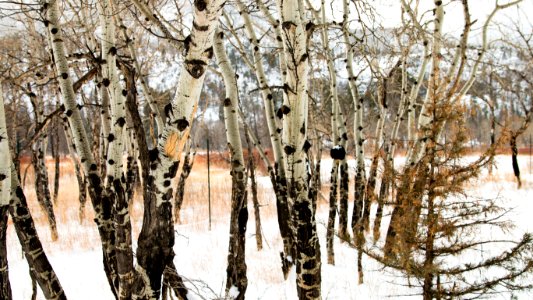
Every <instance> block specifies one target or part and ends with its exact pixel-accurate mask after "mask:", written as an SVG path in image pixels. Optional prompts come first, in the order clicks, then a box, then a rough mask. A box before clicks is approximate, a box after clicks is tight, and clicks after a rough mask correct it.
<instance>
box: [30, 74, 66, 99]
mask: <svg viewBox="0 0 533 300" xmlns="http://www.w3.org/2000/svg"><path fill="white" fill-rule="evenodd" d="M61 78H63V79H67V78H68V73H61ZM34 95H35V94H34Z"/></svg>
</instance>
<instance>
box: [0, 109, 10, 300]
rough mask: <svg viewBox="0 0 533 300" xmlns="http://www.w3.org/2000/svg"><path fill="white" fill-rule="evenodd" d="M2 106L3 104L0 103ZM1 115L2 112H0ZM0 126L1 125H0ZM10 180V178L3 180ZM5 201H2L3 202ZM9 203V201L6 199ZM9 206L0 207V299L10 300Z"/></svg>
mask: <svg viewBox="0 0 533 300" xmlns="http://www.w3.org/2000/svg"><path fill="white" fill-rule="evenodd" d="M0 104H1V105H2V106H3V103H0ZM0 113H2V115H3V111H2V112H0ZM0 126H1V125H0ZM5 180H11V178H9V179H7V178H4V180H2V181H5ZM4 200H6V199H2V201H4ZM7 200H8V201H9V199H7ZM8 212H9V206H7V205H2V206H0V299H5V300H11V299H12V293H11V284H10V283H9V267H8V262H7V240H6V237H7V219H8Z"/></svg>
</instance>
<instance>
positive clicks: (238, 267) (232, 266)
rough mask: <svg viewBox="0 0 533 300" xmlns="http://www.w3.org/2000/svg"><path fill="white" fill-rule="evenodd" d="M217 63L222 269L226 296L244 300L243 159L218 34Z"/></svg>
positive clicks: (233, 87)
mask: <svg viewBox="0 0 533 300" xmlns="http://www.w3.org/2000/svg"><path fill="white" fill-rule="evenodd" d="M214 50H215V56H216V58H217V63H218V65H219V66H220V69H221V71H222V76H223V78H224V83H225V85H226V98H225V99H224V100H223V105H224V123H225V125H226V138H227V140H228V148H229V151H230V159H231V171H230V174H231V217H230V232H229V249H228V266H227V269H226V276H227V278H226V295H228V296H230V297H231V298H234V299H244V295H245V293H246V288H247V286H248V279H247V277H246V261H245V249H246V248H245V242H246V236H245V234H246V226H247V223H248V207H247V204H246V200H247V199H246V183H247V181H248V178H247V176H246V172H245V164H244V155H243V151H242V142H241V136H240V131H239V122H238V112H237V111H238V109H239V93H238V88H237V80H236V78H235V77H236V74H235V73H234V71H233V68H232V66H231V64H230V61H229V58H228V56H227V54H226V51H225V49H224V34H223V33H222V32H218V34H217V35H216V41H215V44H214Z"/></svg>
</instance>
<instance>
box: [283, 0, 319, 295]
mask: <svg viewBox="0 0 533 300" xmlns="http://www.w3.org/2000/svg"><path fill="white" fill-rule="evenodd" d="M277 3H278V8H279V11H280V14H281V26H282V27H283V35H282V40H283V50H284V55H285V62H286V65H287V75H286V77H285V78H284V90H283V92H284V93H283V98H284V100H283V106H282V114H283V145H284V148H283V150H284V154H285V162H286V170H287V182H288V187H289V189H288V190H289V207H292V211H293V218H292V220H293V222H294V227H295V233H296V235H295V243H296V284H297V291H298V297H299V299H321V261H320V245H319V241H318V236H317V230H316V220H315V209H314V206H313V201H312V199H310V197H309V181H308V178H307V177H308V174H307V168H306V159H307V158H306V151H305V150H306V149H304V148H306V147H305V146H306V145H307V144H308V143H309V142H308V141H307V125H308V124H307V123H308V122H307V119H308V98H307V78H308V58H309V55H308V53H307V31H306V24H305V23H304V20H303V16H304V7H303V6H301V5H303V3H302V2H300V1H297V0H280V1H278V2H277Z"/></svg>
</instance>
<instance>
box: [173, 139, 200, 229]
mask: <svg viewBox="0 0 533 300" xmlns="http://www.w3.org/2000/svg"><path fill="white" fill-rule="evenodd" d="M191 152H192V153H191ZM195 156H196V150H192V145H191V141H190V140H189V142H188V143H187V146H186V151H185V156H184V157H183V167H182V169H181V173H180V178H179V180H178V185H177V186H176V192H175V193H174V197H173V198H174V221H175V222H176V223H178V224H181V216H180V212H181V206H182V205H183V199H184V198H185V183H186V181H187V178H188V177H189V175H190V174H191V171H192V167H193V166H194V157H195Z"/></svg>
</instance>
